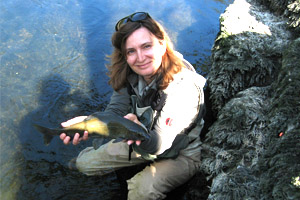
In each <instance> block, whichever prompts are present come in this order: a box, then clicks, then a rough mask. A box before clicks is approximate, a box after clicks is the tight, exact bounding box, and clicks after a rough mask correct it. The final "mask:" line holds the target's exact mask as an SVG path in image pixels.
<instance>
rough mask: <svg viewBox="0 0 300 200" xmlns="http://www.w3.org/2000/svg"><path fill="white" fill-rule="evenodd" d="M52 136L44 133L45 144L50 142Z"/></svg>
mask: <svg viewBox="0 0 300 200" xmlns="http://www.w3.org/2000/svg"><path fill="white" fill-rule="evenodd" d="M52 138H53V136H51V135H44V144H45V145H48V144H50V142H51V140H52Z"/></svg>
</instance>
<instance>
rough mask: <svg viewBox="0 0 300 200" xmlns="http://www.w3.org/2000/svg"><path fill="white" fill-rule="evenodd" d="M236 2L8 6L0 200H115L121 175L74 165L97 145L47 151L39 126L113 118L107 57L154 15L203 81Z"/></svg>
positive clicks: (0, 18)
mask: <svg viewBox="0 0 300 200" xmlns="http://www.w3.org/2000/svg"><path fill="white" fill-rule="evenodd" d="M231 2H232V0H166V1H162V0H145V1H139V2H138V3H136V1H134V0H127V1H126V0H118V1H117V0H64V1H62V0H51V1H49V0H1V1H0V36H1V37H0V62H1V65H0V67H1V68H0V80H1V85H0V89H1V90H0V94H1V99H0V100H1V110H0V111H1V112H0V128H1V133H0V134H1V135H0V136H1V138H0V147H1V152H0V161H1V162H0V164H1V165H0V169H1V171H0V181H1V185H0V199H4V200H5V199H116V198H121V199H122V198H126V194H125V197H124V194H122V193H120V192H119V191H120V187H121V186H120V184H119V181H118V178H117V176H116V175H115V174H109V175H107V176H103V177H86V176H84V175H82V174H80V173H78V172H76V171H71V170H69V169H68V167H67V162H68V161H69V160H70V159H71V158H73V157H74V156H76V155H77V154H78V153H79V152H80V151H81V150H82V149H83V148H85V147H86V146H88V145H91V141H87V142H82V143H80V145H78V146H72V145H69V146H65V145H63V144H62V142H61V141H60V140H59V139H58V138H57V137H56V138H54V140H52V142H51V143H50V144H49V145H44V141H43V137H42V135H41V134H40V133H38V132H37V131H36V130H34V129H33V127H32V122H37V121H38V122H43V123H46V124H47V125H49V126H59V124H60V122H62V121H64V120H67V119H69V118H72V117H74V116H78V115H88V114H90V113H92V112H95V111H101V110H103V109H104V108H105V106H106V105H107V103H108V101H109V97H110V95H111V92H112V90H111V88H110V87H109V86H108V84H107V81H108V79H107V77H106V75H105V73H106V68H105V63H107V61H106V59H105V57H106V55H109V54H110V53H111V52H112V47H111V44H110V37H111V35H112V33H113V31H114V25H115V23H116V22H117V21H118V20H119V19H120V18H122V17H124V16H126V15H128V14H131V13H133V12H135V11H147V12H149V13H150V15H151V16H152V17H153V18H154V19H157V20H158V21H160V22H161V23H162V24H163V25H164V27H165V28H166V29H167V32H168V33H169V35H170V37H171V39H172V40H173V42H174V45H175V47H176V49H177V50H178V51H180V52H181V53H182V54H183V55H184V57H185V58H186V59H187V60H189V61H190V62H191V63H192V64H193V65H194V66H195V68H196V69H197V71H198V72H199V73H201V74H203V75H204V76H205V75H206V74H207V72H208V71H209V56H210V49H211V47H212V45H213V42H214V39H215V37H216V35H217V33H218V30H219V21H218V20H219V19H218V18H219V15H220V14H221V13H222V12H223V11H224V9H225V8H226V7H227V6H228V4H229V3H231Z"/></svg>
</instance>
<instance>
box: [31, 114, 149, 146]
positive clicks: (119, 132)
mask: <svg viewBox="0 0 300 200" xmlns="http://www.w3.org/2000/svg"><path fill="white" fill-rule="evenodd" d="M33 126H34V127H35V128H36V129H37V130H38V131H39V132H40V133H42V134H43V135H44V144H46V145H47V144H49V143H50V142H51V140H52V139H53V137H55V136H57V135H60V134H61V133H65V134H66V135H67V136H70V137H71V138H73V137H74V135H75V133H79V134H80V135H81V136H82V135H83V133H84V131H88V133H89V137H96V138H97V137H100V138H110V139H116V140H115V142H119V141H122V140H141V141H144V140H147V139H149V138H150V136H149V134H148V131H147V130H146V128H144V127H143V126H141V125H139V124H137V123H135V122H133V121H131V120H129V119H126V118H124V117H121V116H119V115H116V114H112V113H108V112H95V113H93V114H91V115H90V116H88V117H87V118H86V119H85V120H83V121H82V122H78V123H76V124H73V125H71V126H68V127H64V128H49V127H46V126H43V125H41V124H38V123H34V124H33Z"/></svg>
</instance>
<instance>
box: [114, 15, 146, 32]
mask: <svg viewBox="0 0 300 200" xmlns="http://www.w3.org/2000/svg"><path fill="white" fill-rule="evenodd" d="M147 18H151V17H150V15H149V14H148V13H146V12H136V13H133V14H131V15H128V16H127V17H124V18H122V19H120V20H119V21H118V23H117V24H116V26H115V29H116V31H118V30H119V29H120V27H121V26H122V25H124V24H126V23H127V22H128V21H131V22H138V21H141V20H145V19H147Z"/></svg>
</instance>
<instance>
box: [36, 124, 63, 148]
mask: <svg viewBox="0 0 300 200" xmlns="http://www.w3.org/2000/svg"><path fill="white" fill-rule="evenodd" d="M33 126H34V127H35V128H36V130H37V131H39V132H40V133H42V134H43V136H44V144H45V145H48V144H49V143H50V142H51V140H52V138H53V137H54V135H53V134H55V133H56V134H57V133H58V132H61V131H59V130H56V129H51V128H47V127H45V126H42V125H39V124H34V125H33Z"/></svg>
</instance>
